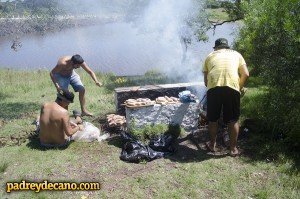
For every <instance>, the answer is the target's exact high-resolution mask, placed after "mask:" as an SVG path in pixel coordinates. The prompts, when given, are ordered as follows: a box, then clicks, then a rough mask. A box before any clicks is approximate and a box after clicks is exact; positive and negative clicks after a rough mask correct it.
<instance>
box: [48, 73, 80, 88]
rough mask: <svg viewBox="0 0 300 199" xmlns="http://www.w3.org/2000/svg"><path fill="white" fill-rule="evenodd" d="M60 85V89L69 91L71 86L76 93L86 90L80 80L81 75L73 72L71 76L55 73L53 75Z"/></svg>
mask: <svg viewBox="0 0 300 199" xmlns="http://www.w3.org/2000/svg"><path fill="white" fill-rule="evenodd" d="M53 75H54V77H55V79H56V81H57V83H58V85H59V86H60V88H62V89H63V90H69V85H71V86H72V87H73V89H74V91H75V92H78V91H80V90H83V89H84V86H83V84H82V82H81V80H80V77H79V75H78V74H77V73H76V72H75V71H74V70H73V72H72V74H71V75H67V76H64V75H61V74H59V73H54V74H53Z"/></svg>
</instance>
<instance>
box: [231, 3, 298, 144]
mask: <svg viewBox="0 0 300 199" xmlns="http://www.w3.org/2000/svg"><path fill="white" fill-rule="evenodd" d="M243 9H245V13H246V15H245V21H244V23H245V25H244V26H243V28H242V29H241V31H240V36H239V39H238V40H237V43H236V47H237V49H238V50H239V51H240V52H241V53H242V54H243V55H244V56H245V58H246V60H247V62H248V65H249V66H250V68H251V69H252V71H251V74H252V75H256V76H257V77H258V78H259V79H260V80H262V83H263V84H265V85H266V86H267V87H268V88H269V89H268V90H267V92H266V94H265V96H264V100H263V101H262V102H261V104H260V105H258V106H257V107H253V111H254V112H257V113H259V115H257V117H258V118H259V119H261V120H263V121H265V124H267V125H266V126H265V130H269V132H271V135H273V136H276V135H278V134H283V135H284V137H286V139H285V140H286V141H287V142H289V143H290V144H289V146H290V147H294V148H295V147H296V148H299V147H300V145H299V143H300V104H299V103H300V89H299V88H300V81H299V79H300V67H299V61H300V57H299V54H300V51H299V50H300V49H299V47H300V26H299V20H300V13H299V10H300V3H299V1H297V0H286V1H280V0H263V1H262V0H254V1H249V3H244V4H243ZM258 108H260V109H261V110H257V109H258Z"/></svg>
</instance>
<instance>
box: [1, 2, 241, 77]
mask: <svg viewBox="0 0 300 199" xmlns="http://www.w3.org/2000/svg"><path fill="white" fill-rule="evenodd" d="M44 1H46V0H44ZM59 3H60V6H61V7H62V8H65V9H66V10H72V12H73V14H74V15H76V14H79V15H82V14H90V15H96V16H98V17H99V18H100V19H101V17H102V16H105V17H112V18H113V19H115V20H112V21H111V22H109V23H99V24H96V25H93V26H91V25H88V24H86V26H83V27H77V28H69V29H64V30H62V31H60V32H52V33H46V34H44V35H25V36H22V38H21V42H22V47H21V48H20V49H19V50H18V52H15V51H12V50H11V43H10V40H9V39H7V38H0V48H1V54H0V67H9V68H17V69H29V70H33V69H40V68H46V69H48V70H49V69H52V68H53V67H54V66H55V64H56V63H57V59H58V58H59V57H61V56H63V55H72V54H77V53H78V54H81V55H82V56H83V58H84V59H85V60H86V61H87V63H88V65H89V66H90V67H91V68H92V69H93V70H94V71H99V72H104V73H108V72H112V73H114V74H116V75H121V76H123V75H142V74H144V73H145V72H147V71H149V70H151V69H158V70H159V71H161V72H164V73H166V74H167V75H169V76H170V77H173V78H174V77H177V76H179V75H180V76H181V77H184V78H182V79H178V82H194V81H203V77H202V72H201V68H202V63H203V61H204V59H205V57H206V56H207V55H208V53H209V52H211V51H212V46H213V43H214V40H215V39H216V38H217V37H225V38H227V39H228V40H229V42H230V43H231V42H232V40H233V37H232V36H231V35H230V34H231V33H232V32H233V28H234V25H232V24H224V25H222V26H218V27H217V29H216V34H215V35H213V34H212V31H208V32H207V33H208V36H209V38H210V39H209V41H208V42H207V43H204V42H198V41H197V39H196V36H195V31H196V30H199V27H197V26H198V25H200V26H201V23H202V22H203V21H201V19H199V18H198V17H199V14H200V15H201V13H199V12H201V10H202V5H201V4H202V1H201V0H86V1H85V0H74V1H67V0H61V1H59ZM115 16H117V17H116V18H114V17H115ZM195 21H197V23H191V22H195ZM199 21H200V22H199ZM187 22H189V23H187ZM195 24H196V25H195ZM235 27H236V26H235Z"/></svg>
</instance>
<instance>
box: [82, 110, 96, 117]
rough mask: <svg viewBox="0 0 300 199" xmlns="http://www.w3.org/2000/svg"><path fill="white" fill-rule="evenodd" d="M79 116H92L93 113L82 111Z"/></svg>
mask: <svg viewBox="0 0 300 199" xmlns="http://www.w3.org/2000/svg"><path fill="white" fill-rule="evenodd" d="M81 116H93V114H92V113H90V112H88V111H82V113H81Z"/></svg>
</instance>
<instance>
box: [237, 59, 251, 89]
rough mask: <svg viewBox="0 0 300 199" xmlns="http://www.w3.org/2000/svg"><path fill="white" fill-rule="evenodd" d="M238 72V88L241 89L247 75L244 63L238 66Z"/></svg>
mask: <svg viewBox="0 0 300 199" xmlns="http://www.w3.org/2000/svg"><path fill="white" fill-rule="evenodd" d="M239 74H240V82H239V85H240V90H241V89H242V88H243V87H244V85H245V82H246V80H247V79H248V77H249V71H248V68H247V65H246V64H243V65H241V66H240V68H239Z"/></svg>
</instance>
